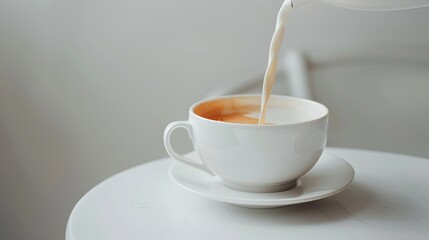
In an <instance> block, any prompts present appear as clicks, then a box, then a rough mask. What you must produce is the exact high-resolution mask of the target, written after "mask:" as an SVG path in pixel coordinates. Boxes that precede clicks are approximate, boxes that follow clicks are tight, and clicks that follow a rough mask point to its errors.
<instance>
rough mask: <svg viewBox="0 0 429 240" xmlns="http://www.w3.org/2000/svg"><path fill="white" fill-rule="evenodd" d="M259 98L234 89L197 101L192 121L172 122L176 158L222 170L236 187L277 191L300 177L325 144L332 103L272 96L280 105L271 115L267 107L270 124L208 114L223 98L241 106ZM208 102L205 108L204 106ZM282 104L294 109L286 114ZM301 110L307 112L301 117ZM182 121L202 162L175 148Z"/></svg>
mask: <svg viewBox="0 0 429 240" xmlns="http://www.w3.org/2000/svg"><path fill="white" fill-rule="evenodd" d="M260 99H261V97H260V95H235V96H225V97H220V98H215V99H209V100H204V101H201V102H199V103H196V104H194V105H193V106H192V107H191V108H190V111H189V120H188V121H182V122H173V123H171V124H170V125H168V126H167V128H166V130H165V134H164V141H165V146H166V149H167V152H168V153H169V154H170V156H171V157H172V158H173V159H176V160H179V161H181V162H183V163H185V164H188V165H191V166H193V167H196V168H198V169H200V170H203V171H205V172H207V173H209V174H211V175H217V176H218V177H219V178H220V179H221V180H222V182H223V183H224V184H225V185H226V186H228V187H230V188H233V189H236V190H240V191H250V192H276V191H282V190H286V189H289V188H292V187H294V186H295V185H296V181H297V179H298V178H299V177H301V176H302V175H304V174H305V173H307V172H308V171H309V170H310V169H311V168H312V167H313V166H314V165H315V164H316V162H317V160H318V159H319V157H320V156H321V154H322V152H323V150H324V148H325V145H326V128H327V123H328V109H327V108H326V107H325V106H323V105H322V104H320V103H317V102H314V101H310V100H305V99H299V98H294V97H287V96H272V97H271V98H270V103H269V109H270V108H272V109H277V110H276V111H277V112H276V113H275V114H274V115H271V116H270V110H268V114H267V120H268V122H269V124H268V125H257V124H246V123H244V124H243V123H232V122H223V121H219V120H213V119H209V118H207V117H205V116H207V113H210V111H219V109H217V110H216V109H215V107H214V105H216V103H219V102H226V103H227V104H230V105H229V106H235V107H237V106H238V109H241V107H244V108H246V107H250V108H251V106H258V104H259V103H260ZM231 102H233V103H232V105H231ZM210 104H211V105H212V109H210ZM205 105H206V107H207V108H205V110H206V111H205V112H204V111H201V107H202V106H205ZM282 109H283V110H285V112H284V114H283V115H287V114H292V115H291V116H290V117H284V116H282V114H281V112H282ZM222 111H224V112H225V111H226V113H227V115H228V113H231V114H235V113H236V112H237V111H236V110H232V112H231V107H227V108H226V110H225V109H224V110H222ZM203 112H204V113H203ZM238 112H240V111H238ZM279 112H280V115H278V114H279ZM296 114H301V115H302V116H299V117H296V116H295V115H296ZM209 115H210V114H209ZM252 116H254V113H253V112H248V113H247V116H246V117H250V118H252ZM270 121H271V123H270ZM177 127H184V128H186V129H187V130H188V132H189V135H190V137H191V138H192V141H193V145H194V148H195V150H196V152H197V154H198V155H199V158H200V159H201V160H202V163H194V162H192V161H191V160H190V159H187V158H186V157H184V156H181V155H179V154H177V153H176V152H175V151H174V150H173V148H172V147H171V145H170V135H171V133H172V131H173V130H174V129H175V128H177Z"/></svg>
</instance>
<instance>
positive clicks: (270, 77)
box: [258, 0, 292, 125]
mask: <svg viewBox="0 0 429 240" xmlns="http://www.w3.org/2000/svg"><path fill="white" fill-rule="evenodd" d="M291 9H292V2H291V0H285V1H284V2H283V4H282V6H281V7H280V11H279V13H278V15H277V23H276V29H275V31H274V35H273V38H272V39H271V45H270V53H269V56H268V66H267V70H266V71H265V77H264V83H263V87H262V98H261V114H260V116H259V121H258V124H260V125H261V124H264V123H265V118H266V114H267V106H268V99H269V98H270V95H271V91H272V90H273V86H274V83H275V81H276V68H277V62H278V59H279V50H280V47H281V45H282V42H283V36H284V32H285V21H286V18H287V16H288V14H289V12H290V10H291Z"/></svg>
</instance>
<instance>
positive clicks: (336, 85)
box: [207, 46, 429, 157]
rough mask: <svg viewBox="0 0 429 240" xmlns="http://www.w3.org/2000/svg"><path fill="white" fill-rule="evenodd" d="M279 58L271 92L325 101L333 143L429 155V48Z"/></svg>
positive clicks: (255, 86) (241, 87)
mask: <svg viewBox="0 0 429 240" xmlns="http://www.w3.org/2000/svg"><path fill="white" fill-rule="evenodd" d="M281 62H282V64H279V68H280V69H279V71H278V74H277V82H276V86H275V87H274V92H273V93H274V94H285V95H291V96H297V97H303V98H308V99H313V100H316V101H319V102H321V103H323V104H325V105H326V106H327V107H328V108H329V109H330V125H329V137H328V139H329V140H328V145H329V146H337V147H353V148H364V149H372V150H381V151H390V152H398V153H403V154H410V155H416V156H423V157H429V148H428V143H429V127H428V123H429V94H428V91H429V49H420V48H414V47H404V46H399V47H378V46H373V47H353V48H348V49H346V50H339V49H323V51H318V52H317V53H302V52H299V51H289V52H288V53H287V54H286V56H285V57H284V58H283V59H282V61H281ZM262 79H263V76H262V75H261V76H259V77H255V79H250V80H243V81H238V82H234V83H230V84H226V85H223V86H220V87H219V88H217V89H215V90H213V91H211V92H210V93H209V94H207V96H208V97H212V96H217V95H228V94H237V93H260V92H261V89H262V87H261V86H262Z"/></svg>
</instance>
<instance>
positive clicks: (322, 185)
mask: <svg viewBox="0 0 429 240" xmlns="http://www.w3.org/2000/svg"><path fill="white" fill-rule="evenodd" d="M188 156H189V157H191V158H194V159H196V158H197V156H196V154H195V153H191V154H189V155H188ZM169 174H170V178H171V179H172V180H173V181H174V182H176V183H177V184H179V185H180V186H182V187H184V188H185V189H187V190H189V191H191V192H194V193H197V194H199V195H201V196H202V197H205V198H208V199H212V200H216V201H221V202H226V203H230V204H233V205H238V206H242V207H250V208H274V207H283V206H287V205H292V204H298V203H304V202H310V201H314V200H318V199H322V198H326V197H329V196H332V195H334V194H336V193H339V192H341V191H343V190H344V189H346V188H347V187H348V186H349V185H350V184H351V182H352V181H353V178H354V170H353V167H352V166H351V165H350V164H349V163H348V162H346V161H345V160H343V159H341V158H339V157H337V156H334V155H331V154H328V153H323V154H322V156H321V158H320V159H319V161H318V162H317V164H316V165H315V166H314V167H313V168H312V169H311V170H310V171H309V172H308V173H307V174H305V175H304V176H302V177H301V178H300V180H298V185H297V187H296V188H294V189H291V190H288V191H283V192H276V193H250V192H240V191H235V190H232V189H229V188H227V187H225V186H224V185H223V184H222V183H221V181H220V180H219V178H218V177H211V176H209V175H208V174H206V173H204V172H201V171H198V170H197V169H194V168H192V167H189V166H187V165H184V164H181V163H179V162H176V161H175V162H174V163H173V164H172V165H171V167H170V170H169Z"/></svg>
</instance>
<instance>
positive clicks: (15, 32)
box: [0, 0, 429, 240]
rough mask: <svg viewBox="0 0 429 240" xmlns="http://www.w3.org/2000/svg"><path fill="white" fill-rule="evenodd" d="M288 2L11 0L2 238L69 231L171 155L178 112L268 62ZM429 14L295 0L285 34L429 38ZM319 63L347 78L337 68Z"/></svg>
mask: <svg viewBox="0 0 429 240" xmlns="http://www.w3.org/2000/svg"><path fill="white" fill-rule="evenodd" d="M280 5H281V0H270V1H267V0H233V1H231V0H216V1H214V0H203V1H202V0H181V1H177V0H163V1H159V0H73V1H72V0H39V1H25V0H0V239H16V240H20V239H36V240H39V239H40V240H42V239H43V240H54V239H62V238H63V236H64V231H65V225H66V222H67V217H68V214H69V213H70V211H71V209H72V207H73V206H74V204H75V203H76V202H77V201H78V200H79V198H80V197H81V196H82V195H83V194H84V193H85V192H87V191H88V190H89V189H90V188H91V187H92V186H94V185H95V184H96V183H98V182H100V181H101V180H103V179H105V178H106V177H108V176H111V175H112V174H114V173H117V172H119V171H121V170H123V169H126V168H128V167H130V166H133V165H137V164H141V163H144V162H146V161H150V160H154V159H157V158H161V157H164V156H166V153H165V152H164V149H163V145H162V132H163V128H164V126H165V125H166V124H167V123H168V122H170V121H172V120H178V119H186V116H187V108H188V106H189V105H190V104H191V103H192V102H194V101H196V100H198V99H200V98H202V97H203V96H204V95H205V93H207V92H208V91H209V90H210V89H212V88H214V87H216V86H217V85H218V84H220V83H225V82H229V81H234V80H237V79H247V78H254V77H255V76H260V75H261V74H262V73H263V71H264V68H265V65H266V59H267V54H268V46H269V41H270V37H271V34H272V31H273V29H274V23H275V14H276V12H277V10H278V8H279V6H280ZM428 23H429V9H421V10H411V11H407V12H390V13H374V12H355V11H350V10H343V9H337V8H334V7H330V6H326V5H322V4H317V3H315V4H306V5H303V6H302V7H300V8H298V9H296V10H294V12H293V13H292V14H291V17H290V21H289V22H288V25H287V33H286V41H285V44H286V48H299V49H303V50H305V51H306V52H309V53H317V52H318V51H322V50H323V49H336V48H348V47H350V46H356V45H373V44H375V45H392V46H401V45H412V46H415V47H418V48H421V49H423V51H427V49H428V48H429V30H428ZM319 74H322V75H321V76H325V79H328V80H329V81H326V84H331V85H335V84H336V83H335V81H333V80H332V81H330V80H331V78H332V77H335V76H337V75H335V74H327V73H326V72H325V73H324V72H323V71H322V72H319ZM323 74H325V75H323ZM338 76H340V77H341V78H344V77H346V76H348V72H347V71H346V72H344V71H343V72H341V74H340V75H338ZM404 78H407V76H404ZM338 80H341V79H338ZM404 80H406V79H404ZM420 82H422V84H426V83H425V81H424V80H422V81H420ZM326 84H325V85H323V86H324V87H325V88H328V87H327V86H329V85H326ZM369 85H371V84H369ZM368 89H370V87H368V86H367V87H366V88H365V87H362V88H359V91H362V92H363V95H364V92H366V90H368ZM405 94H410V95H412V91H406V92H405ZM358 95H359V94H358ZM425 106H426V105H423V107H425ZM425 110H427V109H423V110H422V111H425ZM361 137H363V138H364V137H365V136H361ZM346 145H347V144H346Z"/></svg>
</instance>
